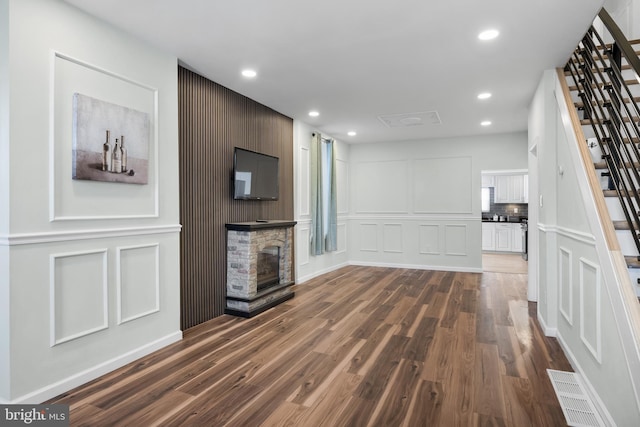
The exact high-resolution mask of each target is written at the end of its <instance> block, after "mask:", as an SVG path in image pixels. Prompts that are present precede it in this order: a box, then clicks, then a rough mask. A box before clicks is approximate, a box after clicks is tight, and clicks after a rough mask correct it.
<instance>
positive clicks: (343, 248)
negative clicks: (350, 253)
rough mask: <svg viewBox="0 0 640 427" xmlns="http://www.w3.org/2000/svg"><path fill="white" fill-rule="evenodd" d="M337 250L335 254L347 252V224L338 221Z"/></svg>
mask: <svg viewBox="0 0 640 427" xmlns="http://www.w3.org/2000/svg"><path fill="white" fill-rule="evenodd" d="M337 226H338V250H337V251H336V252H335V253H336V254H344V253H346V252H347V224H346V223H344V222H338V224H337Z"/></svg>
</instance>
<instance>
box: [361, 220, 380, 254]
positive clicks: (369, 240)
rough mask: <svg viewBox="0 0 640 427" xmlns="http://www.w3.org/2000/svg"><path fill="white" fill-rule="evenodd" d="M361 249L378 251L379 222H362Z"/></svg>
mask: <svg viewBox="0 0 640 427" xmlns="http://www.w3.org/2000/svg"><path fill="white" fill-rule="evenodd" d="M360 250H361V251H364V252H378V224H365V223H361V224H360Z"/></svg>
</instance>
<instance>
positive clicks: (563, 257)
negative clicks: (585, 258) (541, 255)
mask: <svg viewBox="0 0 640 427" xmlns="http://www.w3.org/2000/svg"><path fill="white" fill-rule="evenodd" d="M572 256H573V254H572V252H571V251H570V250H569V249H567V248H564V247H562V246H560V249H559V259H558V283H559V285H560V292H559V297H560V301H559V305H560V313H562V317H564V318H565V320H566V321H567V322H569V324H570V325H573V262H572Z"/></svg>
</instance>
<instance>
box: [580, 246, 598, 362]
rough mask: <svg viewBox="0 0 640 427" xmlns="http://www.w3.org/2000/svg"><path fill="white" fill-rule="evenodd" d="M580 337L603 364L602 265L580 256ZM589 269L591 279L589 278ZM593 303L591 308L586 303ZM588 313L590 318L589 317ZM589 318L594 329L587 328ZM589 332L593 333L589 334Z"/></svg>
mask: <svg viewBox="0 0 640 427" xmlns="http://www.w3.org/2000/svg"><path fill="white" fill-rule="evenodd" d="M579 266H580V339H581V340H582V343H583V344H584V346H585V347H586V348H587V349H588V350H589V352H590V353H591V355H592V356H593V357H594V358H595V359H596V361H597V362H598V363H600V364H602V318H601V312H602V300H601V292H602V291H601V288H602V286H601V285H602V283H601V282H602V281H601V274H600V266H599V265H598V264H596V263H594V262H592V261H589V260H588V259H586V258H582V257H581V258H580V260H579ZM589 270H591V271H592V273H591V274H590V276H591V280H587V274H588V272H589ZM587 296H591V297H592V300H591V299H590V300H587ZM588 303H591V305H593V307H590V308H589V309H587V308H586V305H587V304H588ZM587 313H588V317H589V319H587ZM587 320H588V321H589V322H590V323H591V322H593V324H592V330H591V331H588V330H587V328H586V325H587ZM588 332H591V333H592V335H595V336H591V337H590V336H588V335H587V334H588Z"/></svg>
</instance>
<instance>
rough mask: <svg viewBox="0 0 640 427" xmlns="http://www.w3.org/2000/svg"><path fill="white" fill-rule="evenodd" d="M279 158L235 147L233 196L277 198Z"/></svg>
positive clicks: (262, 198) (248, 198)
mask: <svg viewBox="0 0 640 427" xmlns="http://www.w3.org/2000/svg"><path fill="white" fill-rule="evenodd" d="M278 162H279V159H278V158H277V157H274V156H269V155H267V154H263V153H257V152H255V151H250V150H245V149H244V148H238V147H235V149H234V152H233V198H234V199H235V200H278V187H279V186H278V171H279V169H278Z"/></svg>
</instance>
